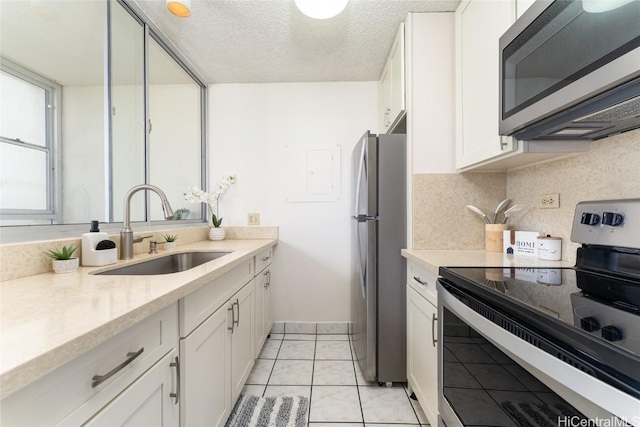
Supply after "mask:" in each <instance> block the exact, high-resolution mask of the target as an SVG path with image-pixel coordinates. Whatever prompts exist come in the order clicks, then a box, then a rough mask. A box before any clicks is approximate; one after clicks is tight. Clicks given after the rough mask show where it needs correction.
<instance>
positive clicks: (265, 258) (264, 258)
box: [262, 256, 271, 261]
mask: <svg viewBox="0 0 640 427" xmlns="http://www.w3.org/2000/svg"><path fill="white" fill-rule="evenodd" d="M269 258H271V257H270V256H264V257H262V260H263V261H269Z"/></svg>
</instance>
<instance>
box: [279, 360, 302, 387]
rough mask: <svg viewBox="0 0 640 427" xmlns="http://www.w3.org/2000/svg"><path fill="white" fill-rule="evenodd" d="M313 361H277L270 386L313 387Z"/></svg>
mask: <svg viewBox="0 0 640 427" xmlns="http://www.w3.org/2000/svg"><path fill="white" fill-rule="evenodd" d="M312 375H313V360H277V361H276V364H275V366H274V367H273V372H272V373H271V378H270V379H269V385H270V386H271V385H311V376H312Z"/></svg>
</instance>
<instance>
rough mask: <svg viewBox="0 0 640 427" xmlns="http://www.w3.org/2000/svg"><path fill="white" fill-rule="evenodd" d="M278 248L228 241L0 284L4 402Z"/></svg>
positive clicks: (0, 373)
mask: <svg viewBox="0 0 640 427" xmlns="http://www.w3.org/2000/svg"><path fill="white" fill-rule="evenodd" d="M276 244H277V239H262V240H224V241H220V242H210V241H204V242H197V243H191V244H187V245H182V246H179V247H178V248H177V249H175V250H173V251H159V253H158V254H157V255H148V254H144V255H136V256H135V257H134V259H133V260H127V261H118V263H117V264H113V265H110V266H104V267H80V268H79V269H78V271H77V272H75V273H68V274H54V273H46V274H38V275H35V276H28V277H23V278H20V279H14V280H7V281H4V282H0V297H1V298H0V346H1V350H0V397H1V398H4V397H6V396H8V395H9V394H11V393H13V392H15V391H17V390H19V389H20V388H22V387H24V386H26V385H28V384H30V383H32V382H33V381H35V380H37V379H39V378H40V377H42V376H44V375H46V374H47V373H49V372H51V371H53V370H54V369H56V368H57V367H59V366H62V365H63V364H64V363H66V362H68V361H70V360H72V359H73V358H75V357H77V356H80V355H82V354H83V353H85V352H87V351H88V350H90V349H92V348H94V347H96V346H97V345H99V344H101V343H103V342H104V341H106V340H108V339H109V338H111V337H113V336H115V335H117V334H119V333H120V332H122V331H124V330H125V329H127V328H128V327H130V326H132V325H134V324H135V323H137V322H139V321H141V320H143V319H144V318H146V317H148V316H150V315H151V314H153V313H155V312H157V311H160V310H161V309H163V308H164V307H167V306H168V305H170V304H172V303H174V302H176V301H178V300H179V299H180V298H182V297H184V296H185V295H187V294H189V293H191V292H193V291H195V290H196V289H198V288H200V287H202V286H203V285H205V284H207V283H209V282H211V280H213V279H215V278H217V277H219V276H221V275H222V274H224V273H226V272H228V271H229V270H231V269H233V268H234V267H236V266H238V265H240V264H242V263H243V262H245V261H246V260H248V259H250V258H252V257H253V256H255V255H256V254H258V253H260V252H261V251H264V250H266V249H268V248H269V247H271V246H274V245H276ZM187 250H194V251H225V252H226V251H231V252H232V253H231V254H229V255H226V256H224V257H221V258H218V259H216V260H213V261H210V262H208V263H205V264H202V265H200V266H197V267H195V268H192V269H190V270H187V271H183V272H180V273H174V274H163V275H157V276H96V275H93V274H89V273H91V272H95V271H104V270H110V269H113V268H116V267H118V266H122V265H129V264H135V263H137V262H140V261H144V260H147V259H149V258H157V257H161V256H163V255H166V254H168V253H171V252H183V251H187Z"/></svg>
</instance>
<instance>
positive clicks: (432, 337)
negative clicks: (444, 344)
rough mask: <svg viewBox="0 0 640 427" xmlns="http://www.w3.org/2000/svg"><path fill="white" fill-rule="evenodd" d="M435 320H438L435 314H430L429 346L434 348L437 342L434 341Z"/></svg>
mask: <svg viewBox="0 0 640 427" xmlns="http://www.w3.org/2000/svg"><path fill="white" fill-rule="evenodd" d="M436 320H438V318H437V317H436V314H435V313H431V344H433V346H434V347H435V346H436V343H437V342H438V340H437V339H436V332H435V329H436V328H435V324H436Z"/></svg>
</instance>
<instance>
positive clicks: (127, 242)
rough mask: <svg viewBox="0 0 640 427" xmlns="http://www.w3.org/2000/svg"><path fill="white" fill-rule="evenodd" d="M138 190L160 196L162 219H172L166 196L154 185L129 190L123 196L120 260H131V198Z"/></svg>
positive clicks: (139, 186)
mask: <svg viewBox="0 0 640 427" xmlns="http://www.w3.org/2000/svg"><path fill="white" fill-rule="evenodd" d="M140 190H151V191H153V192H155V193H156V194H157V195H158V196H160V200H161V201H162V210H163V211H164V218H165V219H171V218H173V209H171V205H170V204H169V201H168V200H167V196H166V195H165V194H164V192H163V191H162V190H161V189H159V188H158V187H156V186H155V185H148V184H142V185H136V186H135V187H133V188H132V189H131V190H129V191H128V192H127V194H126V195H125V196H124V224H123V226H122V230H121V231H120V259H131V258H133V243H134V239H133V230H132V229H131V214H130V212H131V197H133V195H134V194H135V193H137V192H138V191H140ZM140 241H141V240H140Z"/></svg>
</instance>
